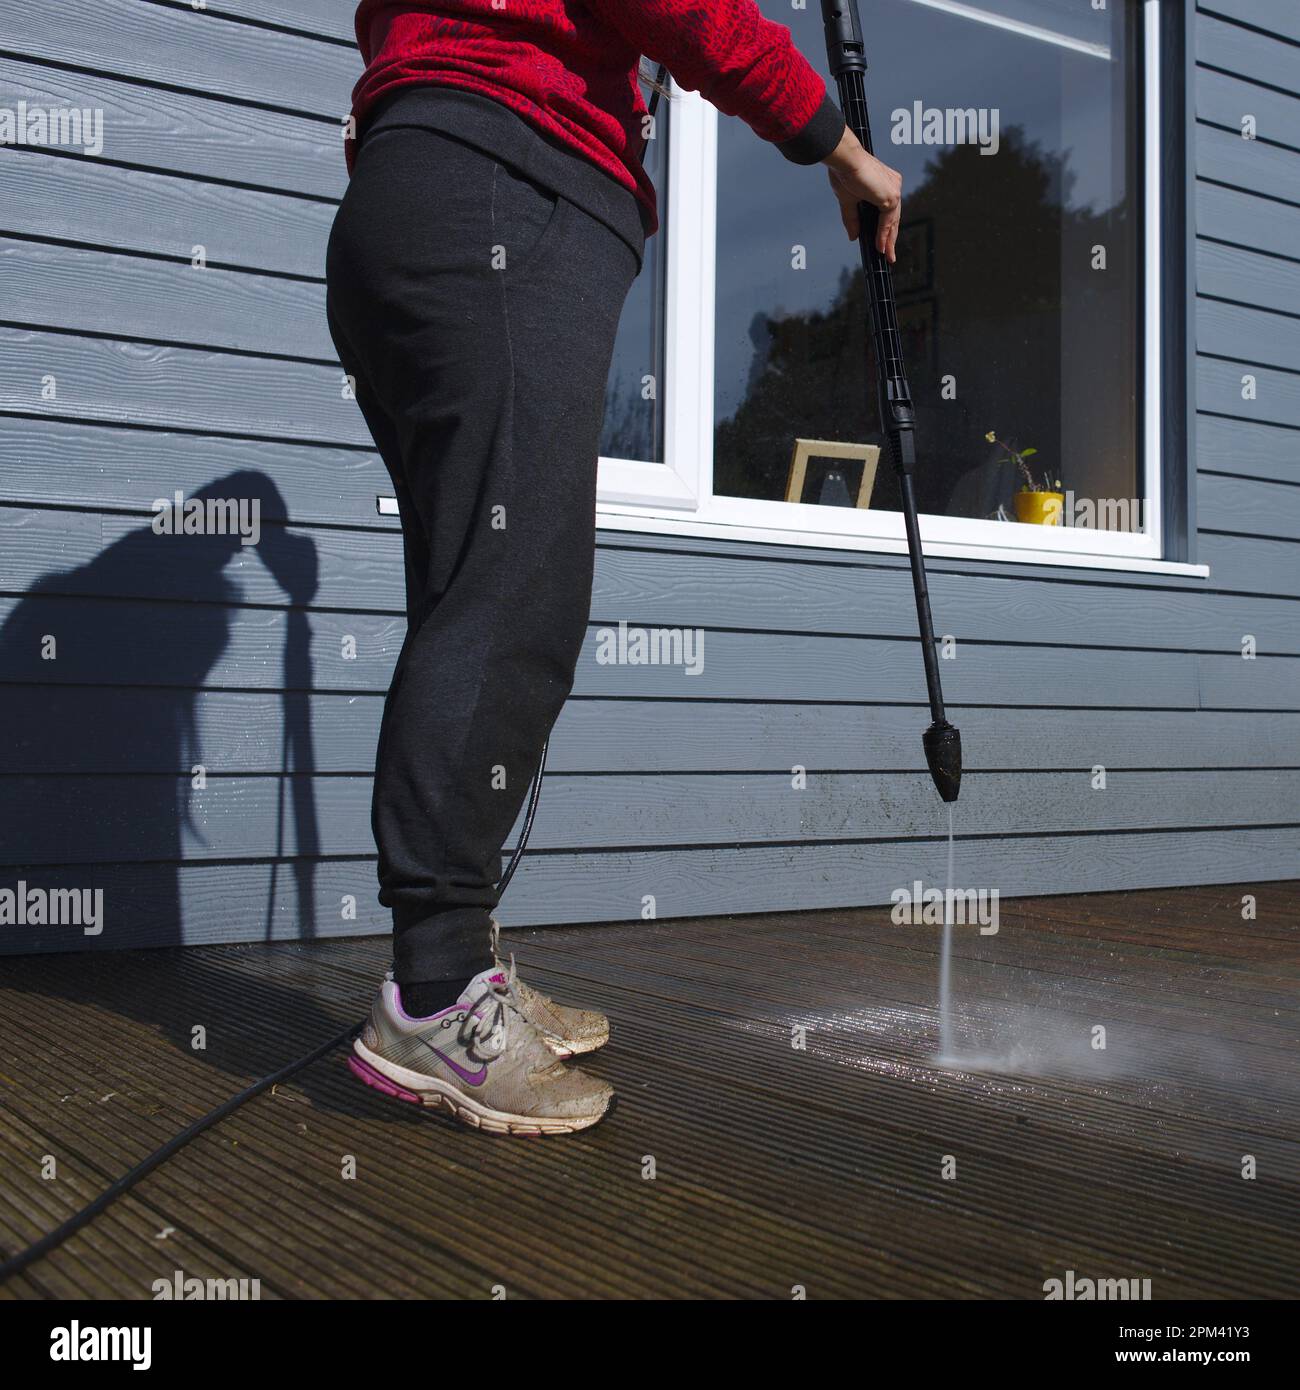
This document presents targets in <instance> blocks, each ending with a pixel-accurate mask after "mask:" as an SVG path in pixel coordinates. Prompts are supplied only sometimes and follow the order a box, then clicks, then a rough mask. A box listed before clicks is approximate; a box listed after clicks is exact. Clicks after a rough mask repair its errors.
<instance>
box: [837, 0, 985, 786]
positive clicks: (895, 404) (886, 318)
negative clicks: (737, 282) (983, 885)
mask: <svg viewBox="0 0 1300 1390" xmlns="http://www.w3.org/2000/svg"><path fill="white" fill-rule="evenodd" d="M822 20H823V22H824V24H825V26H826V55H827V58H828V59H829V61H830V68H831V74H832V76H833V77H834V78H835V82H836V85H837V86H838V87H839V94H840V109H841V110H842V111H843V112H844V120H845V122H846V123H847V125H848V127H849V129H850V130H852V132H853V133H854V135H856V136H857V137H858V139H859V140H860V141H861V142H862V144H863V146H864V148H865V149H866V150H867V151H868V152H869V153H870V152H871V123H870V121H869V120H868V119H867V88H866V78H865V76H864V74H865V73H866V70H867V58H866V47H865V45H864V44H863V42H862V26H861V24H860V23H859V21H858V6H857V0H822ZM858 215H859V219H860V225H861V230H860V232H859V234H858V249H859V251H861V253H862V271H863V274H864V275H865V276H866V282H867V303H868V304H869V305H870V307H871V336H872V341H873V343H874V345H875V355H876V376H877V386H878V399H879V403H880V426H881V429H882V430H883V431H884V434H885V437H886V438H887V439H888V441H889V454H890V458H891V459H892V461H893V464H894V469H895V471H896V472H897V474H898V490H899V493H900V495H901V497H902V504H903V523H904V525H905V526H906V528H907V553H908V556H909V558H910V560H911V564H912V589H913V591H914V592H915V594H916V618H917V623H918V624H919V626H920V629H921V656H922V658H923V659H924V661H925V684H926V689H927V691H928V692H929V696H930V716H931V723H930V727H929V728H928V729H927V730H926V731H925V733H924V734H923V735H922V736H921V741H922V743H923V744H924V745H925V761H926V763H927V764H928V765H929V768H930V776H931V777H932V778H933V779H934V785H935V787H936V788H937V789H938V792H939V795H940V796H941V797H942V798H943V799H944V800H945V801H956V800H957V793H958V791H959V790H960V787H961V734H960V733H959V732H958V731H957V730H956V729H955V728H954V727H953V725H951V724H950V723H949V722H948V720H947V719H946V718H945V716H944V711H943V688H942V686H941V685H940V683H939V661H938V657H937V655H936V653H935V649H934V623H933V621H932V619H931V617H930V591H929V587H928V586H927V584H926V580H925V557H924V556H923V555H922V553H921V528H920V524H919V523H918V521H917V518H916V491H915V488H914V487H913V483H912V472H913V470H914V468H915V467H916V441H915V438H914V433H913V429H914V425H915V417H914V413H913V410H912V396H911V392H910V391H909V390H908V387H907V373H906V372H905V371H904V369H903V353H902V343H901V341H900V339H899V336H898V314H897V312H896V309H895V304H894V277H893V272H892V270H891V269H890V265H889V262H888V261H887V260H886V259H885V257H884V256H882V255H881V253H880V252H879V251H877V250H876V218H877V212H876V209H875V208H873V207H871V206H870V205H869V204H867V203H860V204H859V205H858Z"/></svg>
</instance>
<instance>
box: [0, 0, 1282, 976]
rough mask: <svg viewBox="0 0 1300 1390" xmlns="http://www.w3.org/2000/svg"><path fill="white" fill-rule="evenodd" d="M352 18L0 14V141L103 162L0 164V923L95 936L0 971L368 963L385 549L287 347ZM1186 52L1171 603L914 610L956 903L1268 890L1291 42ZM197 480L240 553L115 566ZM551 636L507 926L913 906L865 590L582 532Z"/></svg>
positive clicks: (886, 641)
mask: <svg viewBox="0 0 1300 1390" xmlns="http://www.w3.org/2000/svg"><path fill="white" fill-rule="evenodd" d="M349 10H350V6H344V5H326V4H324V3H321V0H258V3H256V4H254V3H253V2H252V0H209V3H208V5H207V8H206V10H204V11H199V12H195V11H193V10H191V9H190V8H189V6H188V5H166V4H157V3H149V2H148V0H96V3H95V4H90V3H85V2H84V0H77V2H75V3H68V4H66V5H63V6H61V7H60V14H59V20H58V22H57V23H54V22H52V21H51V19H50V18H49V16H48V14H47V13H46V12H44V11H43V10H41V9H40V8H39V7H36V6H32V5H28V4H19V3H17V0H0V26H2V27H3V32H4V34H5V42H4V47H5V49H6V50H7V52H8V54H9V55H20V56H7V57H4V58H0V105H4V106H9V107H12V106H14V105H16V103H17V102H18V101H20V100H26V101H27V102H28V103H29V104H31V105H41V106H50V105H73V106H77V107H86V106H90V107H101V108H103V110H104V112H105V127H106V145H105V149H104V152H103V154H102V155H100V156H99V157H98V158H94V159H90V158H86V157H83V156H81V155H79V154H76V153H69V152H65V151H51V150H37V149H0V458H2V459H3V468H2V469H0V621H3V623H4V627H3V629H0V723H2V725H3V727H4V728H5V729H6V730H7V731H8V737H7V738H5V739H4V740H3V741H0V774H2V778H0V786H2V787H3V806H2V807H0V831H2V832H3V833H2V835H0V886H6V885H7V886H13V885H14V884H16V883H17V882H18V881H25V882H27V883H29V884H33V885H38V886H45V887H49V886H70V887H81V888H102V889H103V890H104V893H105V902H106V913H105V929H104V931H103V932H102V933H101V934H100V935H98V936H93V937H87V936H85V935H84V934H81V933H78V932H77V931H76V930H75V929H72V928H52V927H27V928H22V927H16V926H8V927H4V928H3V929H0V950H34V949H62V948H69V949H83V948H87V947H110V948H111V947H122V946H137V945H146V944H167V943H174V942H179V941H184V942H204V941H216V940H256V939H261V938H264V937H269V936H277V937H304V938H305V937H311V936H326V935H336V934H353V933H356V932H362V931H371V930H374V931H382V930H385V929H386V925H387V924H386V914H384V913H383V912H382V911H381V910H380V909H379V908H378V906H377V904H376V903H375V901H374V846H373V841H372V838H371V834H370V828H369V816H368V812H369V792H370V778H369V769H370V765H371V759H372V756H373V747H374V741H375V736H376V731H377V727H378V720H379V714H380V709H381V702H382V693H383V690H384V688H385V686H386V683H387V678H388V674H389V671H390V670H391V666H392V662H393V660H394V658H395V655H396V652H397V650H398V646H399V644H400V640H401V634H402V627H403V617H402V611H403V604H402V599H401V592H400V589H401V566H400V542H399V537H398V535H397V533H396V530H395V528H394V523H393V522H392V521H391V520H390V519H387V518H383V517H380V516H378V515H377V514H376V508H375V498H376V495H377V494H378V493H380V492H384V491H386V487H385V482H386V479H385V475H384V473H383V469H382V466H381V465H380V464H379V461H378V459H377V458H376V456H375V455H374V454H373V453H372V451H371V448H370V441H369V438H368V436H367V434H366V432H365V429H364V425H363V423H362V421H361V418H360V416H359V415H358V413H357V411H356V408H355V405H354V404H353V403H352V402H351V401H349V400H346V399H344V394H343V392H342V390H341V376H340V369H339V367H338V365H337V363H336V361H335V359H334V354H333V350H332V346H331V344H330V341H329V337H328V333H327V331H326V327H325V319H324V308H323V301H324V285H323V279H322V266H323V259H324V246H325V239H326V236H327V234H328V229H329V225H330V221H331V218H332V215H333V210H334V206H335V204H336V202H337V199H338V198H339V196H340V194H341V192H342V188H343V183H344V172H343V164H342V155H341V151H340V148H339V141H338V118H339V116H340V114H341V113H342V111H343V110H344V109H345V108H346V105H347V97H348V93H349V91H350V88H351V85H352V82H353V81H354V79H355V76H356V74H357V71H358V67H359V63H358V59H357V56H356V53H355V49H354V47H353V45H352V36H351V20H350V14H349ZM1193 27H1194V33H1195V44H1196V58H1197V67H1196V72H1195V82H1194V93H1195V107H1196V112H1195V114H1196V124H1195V132H1194V157H1195V168H1196V173H1197V181H1196V188H1195V240H1194V256H1195V286H1196V291H1197V295H1196V302H1195V326H1194V331H1195V348H1196V367H1195V390H1196V408H1197V409H1196V423H1197V428H1196V430H1195V433H1194V438H1195V441H1196V443H1195V448H1196V465H1197V466H1196V474H1195V478H1196V488H1195V493H1196V495H1195V503H1196V510H1195V516H1196V518H1197V522H1196V532H1195V538H1194V545H1193V546H1192V550H1193V552H1194V553H1193V557H1192V558H1194V559H1196V560H1197V561H1200V562H1204V563H1206V564H1208V565H1209V566H1210V571H1211V572H1210V577H1209V579H1208V580H1203V579H1189V578H1183V577H1171V576H1160V575H1150V574H1140V575H1138V574H1123V573H1116V572H1114V571H1102V570H1085V569H1077V568H1068V567H1047V568H1044V567H1041V566H1037V565H1034V566H1030V565H1006V564H992V563H974V562H965V561H955V560H943V561H935V562H933V563H932V564H931V566H930V571H931V587H932V595H933V606H934V612H935V615H936V625H937V627H938V629H939V631H940V632H942V633H951V634H953V635H954V636H955V637H956V638H957V649H956V650H957V656H956V659H955V660H953V661H951V662H947V663H945V666H944V680H945V690H946V693H947V695H948V698H949V701H950V706H951V714H952V717H953V719H954V722H956V723H958V724H959V725H960V727H961V730H962V735H963V740H964V743H965V748H966V767H967V775H966V780H965V783H964V786H963V792H962V797H961V801H960V803H959V804H958V807H957V811H956V830H957V834H958V836H959V837H960V839H959V842H958V846H957V856H958V859H957V862H958V865H959V877H960V879H961V881H962V883H963V884H971V885H981V886H986V887H997V888H998V889H1000V890H1001V892H1003V893H1005V894H1019V893H1064V892H1081V891H1092V890H1100V889H1114V888H1126V887H1146V886H1156V885H1177V884H1184V883H1214V882H1230V881H1238V880H1251V881H1257V880H1266V879H1270V878H1279V877H1292V876H1294V875H1295V873H1296V871H1297V862H1298V859H1297V849H1298V848H1300V836H1298V833H1297V823H1300V792H1298V790H1297V788H1298V783H1297V771H1296V769H1297V766H1298V765H1300V756H1297V750H1298V749H1300V687H1298V682H1297V672H1298V671H1300V665H1298V664H1297V657H1298V656H1300V622H1297V613H1298V612H1300V609H1298V607H1297V604H1298V602H1300V564H1298V563H1297V560H1298V559H1300V449H1298V444H1300V62H1298V61H1297V55H1298V54H1300V49H1297V47H1296V45H1297V44H1300V18H1298V17H1297V11H1296V8H1295V6H1294V5H1293V4H1292V3H1289V0H1214V4H1213V6H1212V8H1211V7H1210V6H1208V5H1207V6H1203V7H1202V9H1201V12H1200V13H1199V14H1198V15H1197V16H1196V18H1195V21H1194V26H1193ZM1243 112H1251V113H1253V114H1255V115H1256V117H1257V119H1258V123H1259V138H1258V139H1256V140H1254V141H1244V140H1242V139H1241V137H1240V134H1239V133H1238V132H1239V129H1240V120H1241V115H1242V113H1243ZM196 247H202V248H203V256H204V258H205V260H206V265H205V267H204V268H197V267H196V266H195V264H194V260H195V257H196V256H197V255H198V253H197V252H196V250H195V248H196ZM1243 374H1250V375H1253V376H1254V377H1255V378H1256V380H1257V394H1256V397H1255V399H1253V400H1249V401H1247V400H1243V398H1242V377H1243ZM51 383H52V384H53V393H51ZM240 471H245V472H251V474H253V475H255V476H253V477H251V478H250V477H246V478H245V479H244V482H243V484H241V486H244V487H245V488H248V487H252V488H253V490H254V491H255V493H256V495H258V496H259V498H260V499H261V501H262V502H263V513H262V516H263V525H264V533H265V534H264V538H263V542H262V544H260V545H259V546H257V547H250V548H248V549H247V550H245V549H242V548H241V549H239V550H238V552H237V553H232V552H230V551H226V552H223V551H221V550H220V548H219V547H217V548H214V547H212V546H210V545H203V544H193V545H190V544H186V543H171V544H168V543H160V544H154V542H159V539H160V538H158V537H155V536H153V535H152V534H151V532H150V530H149V526H150V521H151V519H152V513H151V510H150V508H151V503H152V501H153V499H155V498H158V497H170V496H172V495H173V494H174V493H175V492H176V491H178V490H179V491H181V492H183V493H184V494H185V495H186V496H189V495H191V494H192V493H194V492H195V491H196V490H198V489H199V488H201V487H204V486H205V485H207V484H210V483H212V482H214V481H215V480H218V479H221V478H225V477H227V476H228V475H230V474H232V473H235V472H240ZM591 620H592V630H591V637H590V640H589V642H588V645H587V649H586V651H585V652H584V655H583V658H582V664H581V668H580V671H579V675H578V682H577V687H576V690H575V693H574V697H573V699H572V700H571V701H570V703H569V705H568V707H567V708H566V710H565V712H564V714H563V716H562V717H561V720H560V723H559V725H558V726H557V729H556V733H555V736H554V738H553V741H552V750H551V759H550V770H549V772H548V776H547V779H546V784H545V791H544V795H543V799H542V809H541V812H540V814H539V817H538V821H537V825H536V828H535V831H534V835H533V840H532V848H531V852H530V854H529V855H528V856H527V857H526V859H525V861H524V863H523V865H522V867H521V869H520V872H519V875H518V877H517V879H516V881H515V884H514V886H513V887H512V888H511V891H510V893H509V895H508V898H507V901H506V903H505V904H504V908H503V914H502V915H503V918H504V920H505V921H506V922H507V924H523V923H548V922H560V921H601V920H610V919H629V918H637V917H642V916H644V915H646V914H647V913H648V912H649V911H650V910H651V909H650V908H649V907H648V906H647V904H648V903H649V902H650V900H651V899H652V900H653V911H654V912H655V913H656V914H657V915H659V916H676V915H683V914H704V913H722V912H753V911H769V910H777V909H786V908H816V907H835V906H844V905H852V904H863V903H878V902H882V901H887V900H888V895H889V893H890V891H891V890H892V889H893V888H895V887H897V886H900V885H902V884H910V883H911V882H912V881H913V880H914V879H916V878H923V879H926V880H928V881H935V880H936V879H940V878H941V875H942V872H943V867H944V856H945V853H946V844H945V836H946V830H947V820H946V813H945V810H944V808H943V807H942V806H940V805H939V803H938V802H937V799H936V798H935V796H934V794H933V791H932V789H931V788H930V785H929V781H928V776H927V774H926V773H925V771H924V765H923V761H922V756H921V743H920V735H921V731H922V729H923V728H924V726H925V724H926V722H927V719H928V716H927V714H926V712H925V709H924V687H923V683H922V677H921V663H920V660H919V656H918V653H917V650H916V640H915V636H914V631H913V623H914V614H913V610H912V606H911V594H910V587H909V579H908V574H907V570H906V567H905V564H904V563H902V562H901V561H900V559H899V558H898V557H893V556H883V555H854V554H852V553H849V552H845V551H823V550H814V549H801V548H794V547H784V546H782V547H772V546H760V545H752V544H743V543H734V542H725V541H700V540H684V539H675V538H670V537H663V536H643V535H636V534H630V533H626V532H612V531H610V532H602V533H601V536H600V548H599V555H598V562H597V574H596V584H595V592H594V597H593V603H592V613H591ZM620 620H625V621H627V622H628V623H630V624H634V625H643V626H650V627H698V628H702V629H703V630H704V634H705V658H706V659H705V666H704V671H703V673H702V674H701V675H699V676H685V675H684V674H683V673H682V672H681V670H680V669H674V668H662V667H647V666H640V667H635V666H625V665H624V666H619V665H614V666H610V665H602V664H600V663H599V662H598V661H597V659H596V642H595V634H596V632H597V630H598V629H599V628H601V627H602V626H606V625H616V624H617V623H618V622H619V621H620ZM1246 634H1251V635H1253V636H1254V638H1255V640H1256V643H1257V646H1258V652H1259V655H1258V657H1257V658H1256V659H1255V660H1253V661H1245V660H1243V659H1242V657H1241V654H1240V653H1241V647H1242V641H1243V637H1244V636H1245V635H1246ZM51 637H52V638H54V639H55V649H54V650H55V656H54V659H49V656H48V639H49V638H51ZM353 647H354V648H355V657H352V656H351V655H350V651H351V649H352V648H353ZM199 765H201V766H202V768H203V769H204V770H205V774H204V777H202V778H200V779H199V780H200V781H204V780H205V785H201V786H197V787H196V786H193V785H192V782H193V781H194V780H195V778H196V776H197V774H196V773H195V772H194V769H195V767H196V766H199ZM1098 765H1104V767H1105V768H1106V787H1105V790H1095V789H1094V787H1093V781H1094V773H1093V769H1094V768H1095V767H1096V766H1098ZM798 767H803V768H806V769H807V770H808V777H807V786H806V788H805V789H802V790H796V789H795V788H794V787H793V786H792V778H793V769H795V768H798ZM352 902H355V916H353V915H350V906H349V905H350V904H351V903H352Z"/></svg>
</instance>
